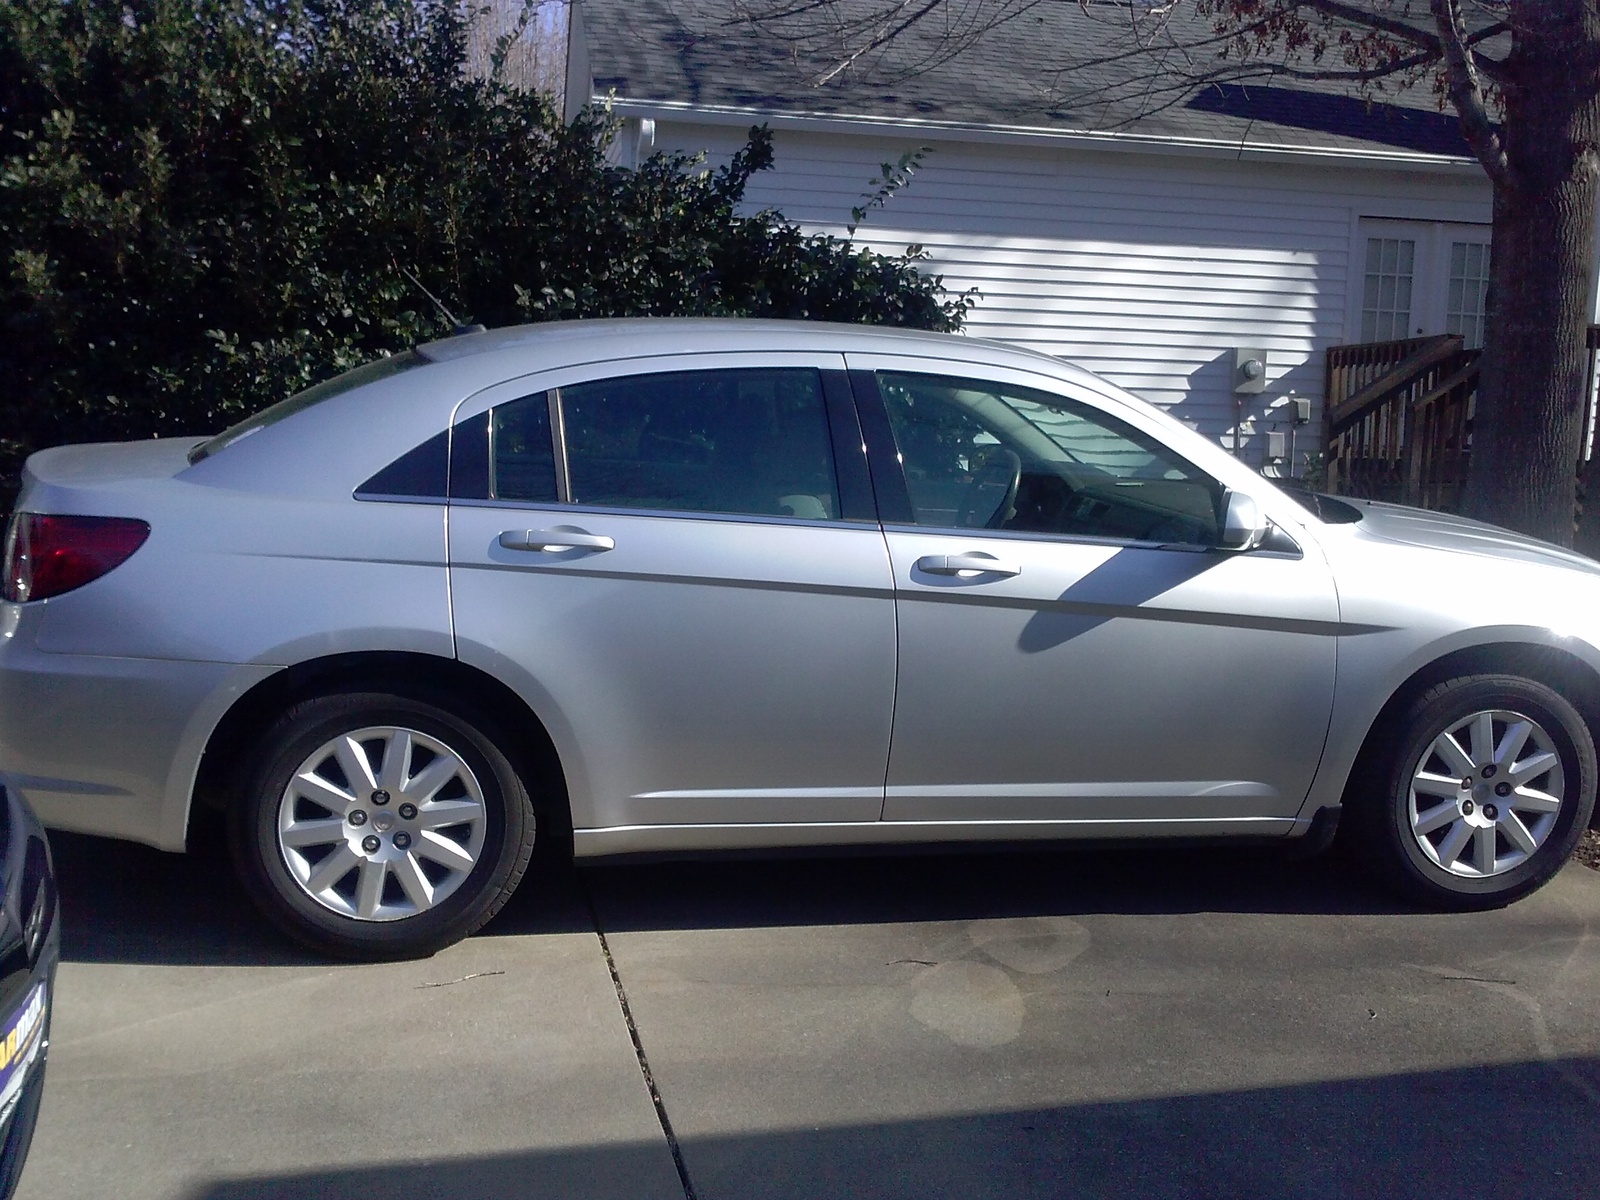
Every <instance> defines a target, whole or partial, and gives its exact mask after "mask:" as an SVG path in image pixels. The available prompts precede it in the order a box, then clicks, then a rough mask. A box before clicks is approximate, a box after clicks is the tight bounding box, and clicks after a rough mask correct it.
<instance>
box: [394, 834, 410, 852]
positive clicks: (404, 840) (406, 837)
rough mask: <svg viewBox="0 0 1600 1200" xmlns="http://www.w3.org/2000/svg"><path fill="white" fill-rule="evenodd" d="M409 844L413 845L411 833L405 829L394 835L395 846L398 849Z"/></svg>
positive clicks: (402, 848)
mask: <svg viewBox="0 0 1600 1200" xmlns="http://www.w3.org/2000/svg"><path fill="white" fill-rule="evenodd" d="M409 845H411V835H410V834H409V833H407V832H406V831H405V830H404V829H402V830H401V831H400V832H399V833H397V834H395V835H394V848H395V849H396V850H404V849H405V848H406V847H407V846H409Z"/></svg>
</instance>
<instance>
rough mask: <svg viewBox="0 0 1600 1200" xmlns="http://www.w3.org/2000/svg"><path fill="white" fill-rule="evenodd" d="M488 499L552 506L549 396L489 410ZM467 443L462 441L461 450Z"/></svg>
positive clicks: (553, 484) (553, 461)
mask: <svg viewBox="0 0 1600 1200" xmlns="http://www.w3.org/2000/svg"><path fill="white" fill-rule="evenodd" d="M488 430H489V481H488V483H489V498H490V499H491V500H522V501H526V502H528V503H534V504H554V503H555V502H556V499H557V495H556V459H555V453H554V451H553V449H552V445H551V441H550V400H549V397H548V394H547V393H545V392H539V393H538V394H537V395H533V396H524V397H523V398H522V399H520V400H513V401H511V403H509V404H497V405H495V406H494V407H493V408H491V409H490V410H489V422H488ZM469 445H470V442H469V441H468V440H467V439H465V438H463V439H462V444H461V450H462V451H463V452H467V453H470V452H471V451H470V450H468V447H469Z"/></svg>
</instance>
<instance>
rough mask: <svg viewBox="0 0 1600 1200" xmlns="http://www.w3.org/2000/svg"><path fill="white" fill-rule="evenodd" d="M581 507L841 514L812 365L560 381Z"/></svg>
mask: <svg viewBox="0 0 1600 1200" xmlns="http://www.w3.org/2000/svg"><path fill="white" fill-rule="evenodd" d="M561 406H562V415H563V420H564V423H565V426H566V434H567V469H568V471H569V473H570V475H571V479H572V500H573V502H574V503H575V504H595V505H606V506H615V507H618V508H644V509H677V510H680V511H685V512H722V513H741V514H750V515H759V516H786V517H800V518H807V519H812V520H832V519H835V518H837V517H838V515H839V486H838V483H837V481H836V479H835V476H834V469H833V449H832V445H831V443H830V441H829V438H828V416H827V410H826V408H825V407H824V402H823V396H822V379H821V377H820V375H819V374H818V373H817V372H816V371H813V370H809V369H806V370H796V369H771V370H730V371H684V372H674V373H671V374H663V375H635V376H630V377H627V378H623V379H611V380H605V381H603V382H599V383H588V384H582V385H580V386H578V387H571V388H563V389H561Z"/></svg>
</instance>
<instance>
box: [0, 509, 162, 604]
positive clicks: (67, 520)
mask: <svg viewBox="0 0 1600 1200" xmlns="http://www.w3.org/2000/svg"><path fill="white" fill-rule="evenodd" d="M149 536H150V526H149V525H147V524H145V523H144V522H143V521H135V520H131V519H129V518H127V517H58V516H47V515H44V514H41V513H25V512H19V513H16V514H14V515H13V516H12V518H11V524H10V526H9V527H8V528H7V529H6V551H5V569H4V572H5V573H4V575H3V576H0V596H3V597H4V598H5V599H6V600H10V601H11V602H13V603H21V602H22V601H24V600H48V599H49V598H50V597H51V596H59V595H61V593H62V592H70V591H71V590H72V589H73V588H80V587H82V586H83V585H84V584H86V583H89V582H91V581H93V580H96V579H99V578H100V576H102V575H104V574H105V573H106V572H107V571H109V570H111V569H112V568H113V567H116V566H120V565H121V564H122V563H124V562H126V561H127V560H128V556H129V555H131V554H132V553H133V552H134V551H135V550H137V549H138V548H139V547H140V546H142V545H144V540H145V538H147V537H149Z"/></svg>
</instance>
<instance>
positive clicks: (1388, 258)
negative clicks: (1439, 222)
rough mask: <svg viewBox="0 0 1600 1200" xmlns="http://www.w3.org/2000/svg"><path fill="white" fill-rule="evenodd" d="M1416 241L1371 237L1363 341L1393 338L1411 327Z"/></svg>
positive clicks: (1368, 251) (1369, 241)
mask: <svg viewBox="0 0 1600 1200" xmlns="http://www.w3.org/2000/svg"><path fill="white" fill-rule="evenodd" d="M1415 255H1416V243H1415V242H1413V241H1411V240H1410V239H1409V238H1368V239H1367V271H1366V277H1365V279H1364V280H1363V285H1362V291H1361V296H1362V302H1361V340H1362V341H1364V342H1376V341H1390V340H1393V339H1396V338H1403V337H1406V336H1407V335H1408V334H1409V332H1410V329H1411V276H1412V263H1413V261H1414V260H1415Z"/></svg>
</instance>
